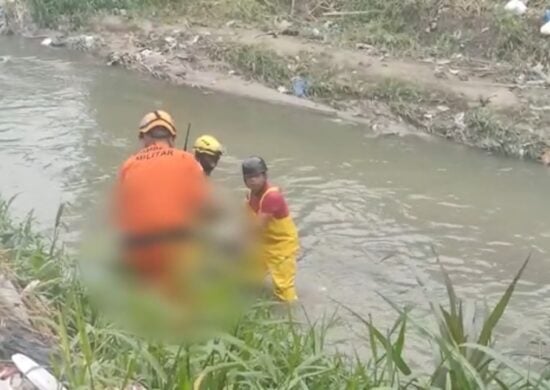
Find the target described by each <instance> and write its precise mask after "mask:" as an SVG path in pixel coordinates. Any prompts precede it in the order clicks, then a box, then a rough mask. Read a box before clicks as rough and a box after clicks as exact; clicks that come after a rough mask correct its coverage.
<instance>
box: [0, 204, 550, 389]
mask: <svg viewBox="0 0 550 390" xmlns="http://www.w3.org/2000/svg"><path fill="white" fill-rule="evenodd" d="M59 217H60V214H59ZM59 222H60V218H58V220H57V224H56V232H58V229H59V226H60V223H59ZM55 236H57V233H56V234H55ZM0 237H1V239H2V245H3V247H4V248H6V249H8V250H9V252H8V253H7V257H6V258H4V262H3V264H2V265H3V267H2V268H3V270H4V272H6V271H7V270H9V271H11V272H12V273H11V275H13V277H14V278H15V279H16V283H17V285H18V287H19V288H21V289H25V287H27V290H28V286H29V285H33V286H34V287H33V293H32V294H31V295H29V293H28V292H27V293H26V295H25V296H26V298H25V299H26V302H27V304H29V306H30V307H32V308H37V307H38V308H39V311H38V312H34V313H35V314H36V315H35V316H33V324H34V326H35V327H37V328H39V329H41V333H42V334H43V335H44V334H49V335H50V338H49V343H50V344H49V345H50V346H51V348H52V350H53V351H54V354H53V356H54V357H53V358H52V370H53V371H54V372H55V373H56V374H57V375H58V377H60V378H63V380H64V382H65V383H66V385H67V386H68V388H69V389H71V390H72V389H78V388H82V389H84V388H85V389H106V388H115V387H116V388H124V386H125V385H127V384H130V383H132V382H136V381H137V382H140V383H142V384H143V385H144V386H146V387H147V388H149V389H167V390H168V389H170V390H171V389H191V388H193V389H241V388H247V389H249V388H252V389H264V388H276V389H307V388H310V389H382V388H399V389H429V388H434V389H461V390H468V389H472V390H473V389H476V390H478V389H485V388H493V387H494V386H496V388H500V389H550V380H548V379H547V378H549V377H550V375H548V374H550V372H546V371H544V372H534V371H530V370H527V369H525V368H523V367H521V366H520V365H518V364H516V363H514V362H513V361H511V360H510V359H509V358H508V357H506V356H503V355H501V354H500V353H499V352H497V351H495V350H493V349H492V348H491V346H492V345H493V342H494V340H493V331H494V329H495V327H496V325H497V323H498V322H499V320H500V319H501V316H502V314H503V312H504V310H505V308H506V306H507V304H508V302H509V300H510V298H511V296H512V293H513V291H514V288H515V286H516V283H517V281H518V279H519V277H520V276H521V274H522V272H523V269H524V268H525V266H526V265H527V261H526V262H525V263H524V264H523V266H522V267H521V269H520V270H519V272H518V274H517V275H516V277H515V278H514V279H513V281H512V282H511V284H510V286H509V287H508V289H507V290H506V291H505V293H504V295H503V296H502V297H501V299H500V300H499V302H498V303H497V304H496V306H495V307H494V308H493V310H492V311H490V312H488V313H487V315H486V316H485V317H484V318H482V317H479V316H478V315H474V317H471V316H470V315H468V313H473V312H475V310H474V311H472V307H469V306H468V305H464V304H463V302H462V301H461V300H460V299H459V298H458V297H457V296H456V293H455V291H454V288H453V285H452V283H451V280H450V278H449V277H448V275H447V274H446V272H445V270H444V269H443V268H442V272H443V276H444V282H445V285H446V287H447V293H448V297H449V303H448V305H447V306H446V307H445V306H442V305H441V304H440V303H439V302H436V301H435V300H433V298H432V297H430V296H429V295H426V300H427V302H429V305H430V308H431V314H432V318H433V320H434V321H433V325H435V326H430V325H426V324H425V323H419V322H418V321H417V320H415V318H414V316H411V315H410V309H401V308H400V307H398V306H397V305H395V304H393V303H392V302H390V301H388V304H389V305H391V306H392V307H393V308H394V309H395V310H396V317H397V319H396V321H395V324H394V325H393V326H392V327H391V328H390V329H389V330H386V331H384V330H380V329H379V328H377V327H376V326H375V324H374V322H373V320H372V319H371V318H368V319H367V318H363V317H361V316H360V315H359V314H357V313H355V312H354V311H353V310H352V309H349V308H346V307H345V306H344V310H348V311H350V312H351V313H352V314H353V315H354V316H355V317H356V318H357V320H358V321H360V322H361V323H363V324H364V340H365V344H366V345H367V346H368V348H369V350H370V355H371V357H370V358H369V359H368V360H366V359H361V358H359V357H355V358H354V357H352V356H344V355H341V354H339V353H336V352H334V350H333V349H329V347H328V344H327V340H328V339H329V337H330V330H331V327H332V326H333V325H334V324H335V321H336V320H335V318H334V317H333V318H329V319H328V320H320V321H317V322H314V323H298V321H297V320H295V319H294V318H293V316H292V315H291V314H289V315H281V313H280V312H279V314H276V313H275V311H274V310H273V304H270V303H268V302H266V301H259V302H258V303H257V304H256V305H255V306H254V307H253V308H252V309H251V310H250V311H248V312H247V313H246V314H245V315H244V316H243V317H242V318H241V319H240V320H239V321H238V324H237V326H236V327H234V328H233V330H231V331H229V332H227V333H224V334H220V335H219V336H217V337H215V338H213V339H210V340H208V341H206V342H201V343H196V344H193V343H187V344H183V345H168V344H165V343H162V342H159V341H154V340H153V341H151V340H145V339H144V338H140V337H138V336H135V335H133V334H132V333H131V332H129V331H127V330H124V329H122V328H120V327H117V326H116V325H115V324H114V323H113V322H111V321H109V319H108V318H106V316H105V315H104V314H103V313H102V312H100V311H98V309H97V308H96V307H94V306H93V305H92V304H91V303H90V299H89V296H88V293H87V291H86V288H84V286H83V284H82V282H81V281H80V278H79V276H78V271H77V269H76V267H75V263H74V262H73V261H72V260H71V259H70V258H68V257H67V256H65V255H64V254H63V251H62V250H61V249H60V246H59V245H56V244H55V243H49V242H48V241H47V240H45V239H44V238H43V237H41V236H39V235H37V234H35V233H34V232H33V229H32V226H31V219H30V218H29V219H28V220H26V221H24V222H23V223H14V222H13V221H12V220H11V219H10V217H9V203H2V204H1V207H0ZM37 281H38V284H37ZM419 283H421V285H422V282H421V281H420V280H419ZM24 291H26V290H24ZM38 303H40V304H38ZM3 310H6V311H8V310H9V308H5V307H3ZM38 313H39V314H40V315H38ZM476 324H477V325H478V327H476ZM480 324H482V326H481V327H479V325H480ZM410 328H412V329H410ZM4 331H6V330H4ZM411 331H416V332H420V334H421V336H422V338H423V340H425V342H426V345H425V348H426V351H427V350H434V351H435V354H434V358H435V365H434V367H432V368H430V367H422V368H419V369H417V368H414V364H412V362H410V361H409V360H408V359H407V349H408V347H407V339H408V335H410V332H411ZM0 340H1V342H0V352H2V354H9V353H13V352H14V350H13V346H10V345H7V341H6V340H10V337H2V338H1V339H0ZM19 345H21V343H19ZM22 352H24V353H28V354H29V355H31V356H32V355H33V350H32V348H31V349H28V350H24V351H22ZM0 358H1V359H6V358H9V356H0Z"/></svg>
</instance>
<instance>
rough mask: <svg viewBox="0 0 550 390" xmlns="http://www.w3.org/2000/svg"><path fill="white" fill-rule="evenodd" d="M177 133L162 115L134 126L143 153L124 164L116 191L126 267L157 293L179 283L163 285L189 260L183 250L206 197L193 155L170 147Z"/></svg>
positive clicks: (202, 176) (164, 115)
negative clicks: (149, 283) (159, 288)
mask: <svg viewBox="0 0 550 390" xmlns="http://www.w3.org/2000/svg"><path fill="white" fill-rule="evenodd" d="M176 133H177V131H176V126H175V124H174V121H173V119H172V117H171V116H170V115H169V114H168V113H167V112H165V111H161V110H158V111H154V112H151V113H149V114H147V115H145V117H144V118H143V119H142V121H141V123H140V125H139V139H140V141H141V145H142V149H141V150H140V151H138V152H137V153H136V154H134V155H133V156H131V157H130V158H129V159H128V160H127V161H126V162H125V163H124V164H123V166H122V168H121V169H120V174H119V179H118V185H117V192H116V220H117V226H118V229H119V231H120V233H121V234H122V238H123V243H124V258H125V260H126V264H128V265H129V266H130V268H131V269H132V270H133V271H135V273H137V276H138V277H140V278H141V279H142V280H146V281H149V282H151V283H153V284H154V285H156V286H160V287H162V288H165V287H166V288H170V286H172V287H173V286H174V285H175V284H178V282H177V281H174V280H172V282H169V281H168V280H169V279H171V278H173V277H174V276H176V275H179V273H178V272H179V271H180V270H181V268H180V266H182V265H184V263H185V262H186V261H187V260H188V259H187V258H183V257H181V254H182V253H184V252H182V250H183V248H187V246H186V245H187V244H186V242H188V240H187V239H188V238H189V235H190V234H191V232H192V231H193V227H194V226H195V224H196V223H197V222H198V220H199V219H200V216H201V213H202V211H203V207H204V206H205V199H206V196H207V182H206V177H205V175H204V172H203V170H202V168H201V166H200V165H199V164H198V162H197V161H196V159H195V157H194V156H193V154H191V153H188V152H185V151H183V150H179V149H176V148H175V147H174V142H175V138H176Z"/></svg>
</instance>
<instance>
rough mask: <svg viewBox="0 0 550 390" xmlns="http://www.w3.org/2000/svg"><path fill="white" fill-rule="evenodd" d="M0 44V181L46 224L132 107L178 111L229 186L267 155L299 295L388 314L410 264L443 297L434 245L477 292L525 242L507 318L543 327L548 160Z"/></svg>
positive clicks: (501, 283) (73, 197) (97, 178)
mask: <svg viewBox="0 0 550 390" xmlns="http://www.w3.org/2000/svg"><path fill="white" fill-rule="evenodd" d="M0 55H1V56H7V57H5V58H7V60H6V61H3V62H1V63H0V91H1V95H0V102H1V104H0V107H1V108H0V109H1V112H2V115H1V116H0V153H1V158H2V164H1V165H0V169H1V171H0V178H1V179H0V180H1V181H0V183H1V186H2V187H1V190H2V191H1V193H2V195H3V196H5V197H7V196H11V195H13V194H16V193H19V194H20V195H19V197H18V199H17V201H16V202H15V207H16V208H15V212H16V213H17V214H18V215H22V214H23V213H25V212H27V211H28V210H30V209H34V210H35V214H36V216H37V220H38V222H39V223H40V224H41V226H42V227H44V228H47V227H49V226H51V224H52V223H53V219H54V217H55V212H56V209H57V206H58V204H59V203H60V202H61V201H68V202H70V203H71V208H70V210H71V215H70V216H69V223H70V224H71V226H72V227H73V228H74V229H77V228H78V227H81V226H83V225H82V223H83V222H84V221H85V220H86V218H87V216H89V215H92V214H91V213H93V212H94V211H93V210H94V207H96V206H98V205H100V204H101V203H100V200H101V198H102V196H103V194H104V190H105V189H106V188H108V185H109V184H110V182H111V180H112V179H113V177H114V175H115V174H116V170H117V167H118V165H119V164H120V163H121V162H122V161H123V160H124V159H125V158H126V157H127V156H128V155H129V154H130V153H132V152H133V151H134V150H135V148H136V146H137V142H136V125H137V122H138V121H139V119H140V118H141V116H142V115H143V114H144V113H145V112H147V111H148V110H150V109H151V108H153V107H154V108H157V107H163V108H165V109H166V110H168V111H171V112H172V113H173V114H174V116H175V118H176V120H177V122H178V123H179V124H180V128H182V129H183V128H185V127H186V124H187V122H188V121H192V125H193V135H195V136H196V135H197V134H198V132H199V131H201V132H202V131H205V132H206V131H208V132H211V133H213V134H215V135H216V136H219V138H220V139H221V140H222V141H223V142H224V143H225V145H226V147H227V149H228V156H227V157H224V159H223V161H222V163H221V166H220V168H219V170H218V171H216V173H215V179H216V180H217V181H219V184H220V185H223V186H224V187H225V188H227V189H229V190H234V191H242V182H241V178H240V176H239V165H238V164H239V160H240V159H241V158H243V157H245V156H246V155H248V154H252V153H254V154H261V155H263V156H265V157H266V159H267V160H268V162H269V163H270V168H271V174H272V178H273V181H275V182H276V183H277V184H279V185H281V186H282V187H283V189H284V190H285V192H286V193H287V196H288V198H289V201H290V206H291V209H292V212H293V213H294V215H295V216H296V220H297V223H298V226H299V228H300V232H301V236H302V244H303V253H302V255H301V261H300V274H299V278H298V279H299V283H300V288H301V290H302V296H303V297H304V302H305V303H306V305H308V304H309V305H310V306H311V307H318V308H322V309H326V308H327V307H329V303H330V302H331V299H334V300H336V301H339V302H345V303H346V304H347V305H348V306H350V307H352V308H354V309H355V310H357V311H359V312H360V313H363V314H365V315H366V314H369V313H372V314H373V315H374V316H375V317H376V318H377V319H378V320H379V322H380V321H382V322H384V321H390V320H392V319H393V318H395V314H394V313H392V312H391V310H388V305H387V303H385V302H384V300H383V299H382V298H381V296H380V295H379V294H381V295H383V296H385V297H387V298H389V299H392V300H394V301H396V302H398V303H399V304H401V305H403V304H419V303H420V302H422V301H423V296H422V293H421V291H420V290H419V289H418V287H417V282H416V275H415V274H414V272H412V271H411V266H413V267H414V268H416V269H417V271H418V274H419V275H420V277H423V278H425V279H426V280H429V281H430V284H431V285H432V286H433V287H434V288H435V293H434V294H436V296H437V295H439V296H441V297H443V296H444V290H443V289H442V286H441V285H440V283H439V280H440V275H439V271H438V265H437V263H436V261H435V258H434V256H433V252H432V251H433V250H434V249H435V250H436V251H437V252H438V253H440V254H441V261H442V262H443V263H444V264H445V266H446V268H447V269H448V270H449V271H450V272H451V273H452V276H453V279H454V280H455V282H456V284H457V285H458V290H459V291H460V292H461V293H462V294H465V295H466V296H467V297H469V298H476V299H482V298H487V299H488V300H490V301H491V300H494V299H496V297H497V296H498V294H500V293H501V292H502V290H503V288H504V287H505V286H506V284H507V283H508V282H509V280H510V278H511V276H512V275H513V273H514V272H515V271H516V270H517V268H518V267H519V265H520V263H521V261H522V260H523V259H524V258H525V257H526V256H527V254H528V253H532V257H533V259H532V263H531V265H530V267H529V268H528V269H527V272H526V273H525V277H524V280H523V282H522V283H521V285H520V288H519V290H518V292H517V295H516V297H515V299H514V300H513V301H512V303H511V309H510V311H509V313H508V314H507V317H508V318H507V319H508V324H510V328H511V329H513V328H522V327H524V323H525V319H526V318H528V319H529V324H530V327H529V329H528V330H529V332H531V334H534V333H535V330H539V331H542V330H544V329H547V328H548V321H547V314H546V313H548V309H549V308H550V272H549V270H550V256H549V251H550V207H548V200H547V199H548V194H550V171H549V170H547V169H545V168H543V167H541V166H538V165H534V164H529V163H523V162H519V161H513V160H508V159H501V158H496V157H491V156H487V155H485V154H482V153H479V152H477V151H473V150H470V149H467V148H464V147H459V146H456V145H450V144H447V143H445V142H441V141H438V140H432V141H425V140H422V141H421V140H417V139H413V138H387V137H384V138H383V139H379V138H373V137H370V136H367V135H366V131H367V130H366V129H364V128H362V127H361V126H355V125H351V124H336V123H335V122H334V121H332V120H330V119H329V118H325V117H322V116H319V115H314V114H312V113H309V112H304V111H301V110H297V109H293V108H287V107H278V106H271V105H268V104H262V103H258V102H252V101H249V100H244V99H238V98H235V97H231V96H224V95H219V94H206V93H201V92H198V91H196V90H191V89H184V88H175V87H170V86H167V85H165V84H163V83H159V82H154V81H151V80H145V79H143V78H140V77H139V76H137V75H133V74H128V73H124V72H121V71H118V70H116V69H106V68H103V67H96V66H94V65H92V64H88V63H86V61H87V60H86V59H78V61H76V60H75V59H74V58H69V57H63V56H64V55H65V56H66V55H67V54H63V53H61V52H52V51H50V50H46V49H44V48H40V47H37V46H32V45H31V44H30V43H22V42H21V41H8V40H1V41H0ZM181 141H182V140H180V144H181ZM390 256H391V257H390ZM388 257H389V258H388ZM383 259H384V260H383ZM382 260H383V261H382ZM510 331H511V330H510ZM521 343H525V339H524V340H523V341H521V342H520V344H521ZM518 347H519V348H521V347H523V345H518Z"/></svg>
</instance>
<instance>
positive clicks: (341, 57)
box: [199, 29, 520, 109]
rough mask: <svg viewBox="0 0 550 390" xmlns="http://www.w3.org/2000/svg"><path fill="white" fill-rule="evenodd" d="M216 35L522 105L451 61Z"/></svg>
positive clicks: (246, 34) (247, 34)
mask: <svg viewBox="0 0 550 390" xmlns="http://www.w3.org/2000/svg"><path fill="white" fill-rule="evenodd" d="M199 31H200V32H201V33H203V34H204V33H207V32H210V31H209V30H208V29H200V30H199ZM214 35H215V36H217V37H221V38H223V39H226V40H229V41H234V42H238V43H241V44H247V45H263V46H264V47H267V48H268V49H271V50H274V51H275V52H277V53H278V54H279V55H283V56H297V55H299V54H300V53H303V52H309V53H315V54H317V55H322V56H324V57H325V58H326V59H330V61H331V62H332V63H333V64H335V65H337V66H338V65H340V66H345V67H346V68H350V69H354V70H356V71H357V72H359V73H360V75H361V76H362V77H365V78H372V79H380V78H392V79H400V80H403V81H405V82H414V83H417V84H420V85H422V86H423V87H425V88H428V89H432V90H436V91H444V92H446V93H449V92H450V93H452V94H454V95H456V96H457V97H459V98H462V99H464V100H466V101H469V102H479V101H480V100H483V101H488V102H490V104H492V105H493V106H494V107H495V108H498V109H506V108H509V107H517V105H518V104H519V103H520V99H519V98H518V97H517V96H516V95H515V94H514V92H512V91H511V90H510V87H513V85H512V84H502V83H498V82H495V81H492V80H488V79H484V78H480V77H475V76H471V75H470V73H471V69H468V68H461V67H460V65H458V64H456V65H453V64H452V63H451V62H450V61H440V62H439V63H438V62H437V61H433V63H426V62H418V61H406V60H400V59H393V58H386V57H383V56H381V55H371V54H366V53H365V52H364V51H362V50H350V49H342V48H335V47H333V46H328V45H324V44H316V43H313V42H308V41H306V40H303V39H300V38H294V37H290V36H283V35H278V36H277V37H273V36H272V35H266V34H262V32H261V31H255V30H243V29H220V30H216V31H215V32H214Z"/></svg>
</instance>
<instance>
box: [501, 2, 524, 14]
mask: <svg viewBox="0 0 550 390" xmlns="http://www.w3.org/2000/svg"><path fill="white" fill-rule="evenodd" d="M504 9H505V10H506V11H509V12H512V13H514V14H516V15H523V14H524V13H525V12H526V11H527V6H526V5H525V3H524V2H523V1H521V0H510V1H509V2H508V3H506V5H505V6H504Z"/></svg>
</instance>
